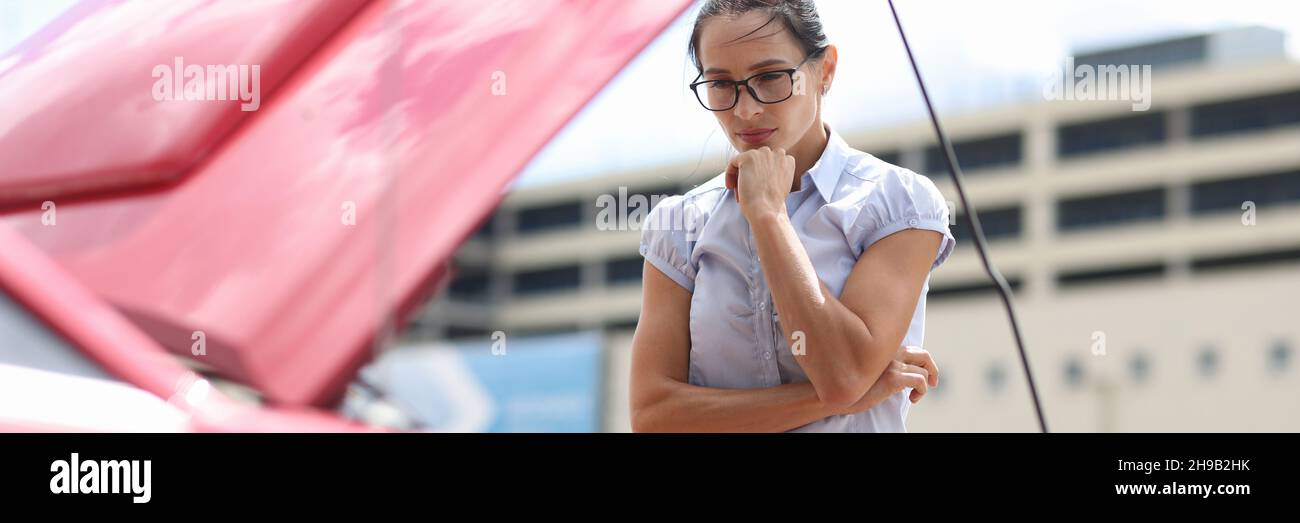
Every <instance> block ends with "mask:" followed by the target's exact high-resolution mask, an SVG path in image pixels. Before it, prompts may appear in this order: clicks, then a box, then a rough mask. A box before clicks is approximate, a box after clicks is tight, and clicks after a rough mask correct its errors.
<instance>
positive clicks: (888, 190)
mask: <svg viewBox="0 0 1300 523" xmlns="http://www.w3.org/2000/svg"><path fill="white" fill-rule="evenodd" d="M948 221H949V210H948V200H947V199H946V198H944V197H943V194H942V193H940V192H939V188H938V187H935V185H934V182H933V181H930V179H929V178H926V177H925V176H921V175H919V174H916V173H914V172H912V171H909V170H907V169H900V168H893V169H890V171H889V172H888V173H887V174H884V175H882V176H881V177H880V179H879V180H878V181H877V184H876V187H875V188H874V189H873V190H872V192H871V194H870V195H869V196H868V197H867V201H866V202H865V203H864V204H863V206H862V211H861V212H860V213H859V215H858V219H857V220H856V221H855V222H854V225H853V232H854V238H856V239H857V241H856V242H855V243H856V245H855V248H856V249H858V250H857V254H859V255H860V254H861V253H862V252H863V251H866V249H867V248H868V247H870V246H871V245H872V244H874V243H876V242H877V241H879V240H880V239H881V238H884V237H886V236H889V235H891V234H894V233H896V232H898V231H901V230H904V229H926V230H931V231H935V232H938V233H940V234H942V235H943V240H942V241H941V242H940V245H939V251H938V253H937V254H936V255H935V258H934V263H933V264H932V265H931V266H930V270H934V269H936V268H938V267H939V265H941V264H943V262H944V260H947V259H948V256H949V255H951V254H952V250H953V247H955V246H956V245H957V240H956V239H955V238H953V236H952V230H951V229H950V228H949V226H948Z"/></svg>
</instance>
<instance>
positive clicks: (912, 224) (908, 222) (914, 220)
mask: <svg viewBox="0 0 1300 523" xmlns="http://www.w3.org/2000/svg"><path fill="white" fill-rule="evenodd" d="M917 223H920V222H918V221H916V218H912V219H910V220H907V224H908V225H911V226H912V227H916V224H917Z"/></svg>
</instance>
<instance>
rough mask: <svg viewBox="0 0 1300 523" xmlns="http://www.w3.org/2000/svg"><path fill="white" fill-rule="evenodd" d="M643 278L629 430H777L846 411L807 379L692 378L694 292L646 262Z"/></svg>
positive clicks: (635, 339)
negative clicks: (752, 384)
mask: <svg viewBox="0 0 1300 523" xmlns="http://www.w3.org/2000/svg"><path fill="white" fill-rule="evenodd" d="M642 280H643V287H642V288H643V290H642V304H641V317H640V320H639V321H638V322H637V328H636V335H635V336H634V337H633V340H632V375H631V383H630V387H631V392H630V398H629V401H630V408H631V414H632V415H631V417H632V430H633V431H635V432H711V431H720V432H782V431H786V430H790V429H793V428H797V427H800V426H803V425H806V424H808V423H811V422H814V421H817V420H819V419H822V418H825V417H827V416H831V415H833V414H840V413H843V412H842V410H841V409H835V408H831V407H829V406H827V405H826V404H824V403H822V402H821V401H820V400H819V399H818V396H817V393H816V391H815V390H814V389H813V386H812V384H811V383H789V384H784V385H778V386H775V387H767V388H758V389H719V388H713V387H700V386H696V385H691V384H689V383H688V378H687V372H688V370H687V369H688V365H689V361H690V350H691V341H690V320H689V318H690V316H689V315H690V308H691V294H690V292H687V290H686V289H683V288H682V287H681V286H679V285H677V284H676V283H674V282H673V281H672V280H671V279H669V278H668V277H667V276H665V275H664V274H663V273H662V272H659V270H658V269H656V268H655V267H654V266H653V265H650V264H649V263H646V264H645V269H644V270H643V277H642ZM862 407H863V408H862V409H861V410H865V408H868V407H867V406H865V405H864V406H862Z"/></svg>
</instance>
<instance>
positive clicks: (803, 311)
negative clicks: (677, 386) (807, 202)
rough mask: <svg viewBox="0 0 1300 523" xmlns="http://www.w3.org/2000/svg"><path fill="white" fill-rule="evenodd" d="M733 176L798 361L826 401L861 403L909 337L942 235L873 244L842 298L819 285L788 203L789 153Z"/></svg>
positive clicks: (911, 234)
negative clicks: (798, 344)
mask: <svg viewBox="0 0 1300 523" xmlns="http://www.w3.org/2000/svg"><path fill="white" fill-rule="evenodd" d="M728 176H729V179H728V186H729V187H733V188H734V189H736V195H737V199H738V200H739V201H740V206H741V210H742V211H743V213H744V215H745V218H746V219H747V220H748V221H749V225H750V228H751V229H752V230H753V232H754V240H755V243H756V247H757V251H758V259H759V262H760V263H761V264H762V266H763V274H764V277H765V278H766V279H767V284H768V287H769V288H771V290H772V301H773V302H774V303H775V305H776V311H777V314H779V315H780V317H781V325H782V328H783V329H784V330H785V335H786V338H787V339H802V340H803V342H804V345H803V347H804V350H803V351H802V352H803V353H802V354H798V353H796V354H795V361H796V362H798V364H799V366H800V367H801V368H802V369H803V370H804V373H806V374H807V375H808V379H809V380H810V381H811V382H812V384H813V386H814V388H815V390H816V392H817V396H818V398H819V399H820V400H821V402H822V403H823V404H826V405H828V406H830V407H832V408H837V407H846V406H850V405H853V404H855V403H856V402H857V401H858V400H859V399H860V398H862V397H863V396H864V395H865V394H866V393H867V391H868V390H869V389H871V387H872V385H873V384H874V383H875V382H876V381H877V380H878V379H879V378H880V377H881V375H882V373H884V372H885V371H886V369H887V368H888V366H889V363H890V361H891V360H892V359H893V358H894V356H895V354H896V351H897V349H898V346H899V345H900V344H901V343H902V341H903V337H904V335H906V334H907V328H908V326H909V324H910V323H911V319H912V314H913V312H914V311H915V310H916V304H917V302H918V301H919V300H920V295H921V288H922V286H923V285H924V284H925V278H926V275H927V274H929V272H930V267H931V265H932V263H933V262H934V257H935V254H936V253H937V252H938V250H939V247H940V245H941V242H942V240H943V236H942V235H941V234H939V233H938V232H935V231H927V230H920V229H906V230H903V231H900V232H897V233H894V234H891V235H889V236H887V237H885V238H883V239H881V240H879V241H877V242H875V243H874V244H872V245H871V246H870V247H869V248H867V249H866V251H864V252H863V253H862V256H860V257H859V258H858V261H857V263H856V264H855V265H854V267H853V271H852V272H851V273H850V274H849V277H848V280H847V281H846V282H845V285H844V289H843V292H842V293H841V298H839V299H837V298H836V297H835V295H834V294H833V293H831V292H830V290H829V289H827V288H826V285H824V284H823V283H822V282H821V280H820V279H818V278H817V273H816V272H815V271H814V269H813V265H812V261H811V260H809V258H808V253H807V252H806V251H805V250H804V247H803V243H801V242H800V241H799V236H798V235H797V234H796V233H795V230H794V227H793V226H792V225H791V224H790V218H789V214H788V212H787V210H786V207H785V200H786V196H787V195H788V194H789V191H790V190H789V187H790V185H791V183H792V181H791V180H793V177H794V159H793V158H791V157H790V156H788V155H786V154H785V151H784V150H781V149H775V150H773V149H769V148H767V147H763V148H760V149H755V150H750V151H746V152H744V153H741V154H740V155H738V156H736V157H735V158H733V159H732V161H731V163H730V165H729V166H728ZM732 176H734V178H730V177H732ZM733 180H734V181H733ZM796 333H801V336H796Z"/></svg>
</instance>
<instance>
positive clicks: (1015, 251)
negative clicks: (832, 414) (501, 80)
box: [408, 28, 1300, 432]
mask: <svg viewBox="0 0 1300 523" xmlns="http://www.w3.org/2000/svg"><path fill="white" fill-rule="evenodd" d="M1283 40H1284V38H1283V35H1282V34H1280V33H1278V32H1276V31H1272V30H1268V29H1262V28H1243V29H1237V30H1230V31H1224V32H1218V33H1212V34H1203V35H1195V36H1191V37H1187V38H1180V39H1176V40H1168V41H1162V42H1152V43H1142V44H1140V45H1134V46H1129V47H1124V48H1116V49H1106V50H1099V51H1097V52H1092V53H1088V54H1080V55H1077V56H1075V57H1074V58H1073V60H1074V64H1076V65H1079V66H1085V65H1086V66H1090V67H1092V66H1096V67H1098V68H1100V66H1106V65H1119V64H1148V65H1152V69H1153V71H1154V74H1153V77H1152V78H1151V87H1150V92H1149V93H1147V94H1148V95H1149V101H1150V107H1149V108H1148V109H1147V110H1144V111H1137V110H1135V109H1134V103H1133V102H1132V101H1131V100H1110V101H1093V100H1088V101H1080V100H1069V101H1066V100H1048V99H1047V98H1046V93H1045V94H1044V98H1043V99H1040V100H1037V101H1033V102H1030V103H1023V104H1019V105H1015V106H1007V107H999V108H991V109H987V110H983V111H979V112H970V113H965V114H960V115H945V121H944V125H945V130H946V131H947V132H948V133H949V136H950V138H951V139H952V140H953V142H954V145H955V147H956V150H957V153H958V157H959V159H960V160H961V161H962V168H963V171H964V173H965V174H966V181H967V185H968V187H967V189H968V192H969V196H970V197H971V198H972V201H973V203H974V204H975V206H976V208H977V209H978V210H979V216H980V220H981V222H982V223H983V227H984V230H985V233H986V235H987V237H988V240H989V242H990V248H991V255H992V258H993V260H994V261H995V263H996V264H997V265H998V267H999V268H1000V269H1001V271H1002V273H1003V274H1004V275H1005V276H1006V277H1007V279H1008V280H1009V282H1010V283H1011V285H1012V287H1013V288H1014V291H1015V297H1016V304H1017V306H1018V310H1019V316H1020V320H1021V326H1022V329H1023V330H1024V334H1025V336H1026V343H1027V346H1028V349H1029V351H1030V363H1031V365H1032V367H1033V370H1034V373H1035V376H1036V378H1037V384H1038V388H1039V391H1040V394H1041V395H1042V399H1043V401H1044V408H1045V410H1046V412H1047V415H1048V422H1049V424H1050V426H1051V428H1052V429H1053V430H1056V431H1193V430H1194V431H1211V432H1213V431H1225V432H1228V431H1297V430H1300V408H1297V406H1298V405H1300V369H1297V362H1296V361H1295V359H1296V349H1297V346H1300V303H1297V298H1298V297H1300V64H1298V63H1296V62H1294V61H1291V60H1289V59H1287V57H1286V55H1285V52H1284V48H1283ZM832 123H833V122H832ZM837 130H838V131H839V132H840V133H841V134H842V135H843V136H844V137H845V138H846V139H847V140H848V141H849V143H850V144H851V145H853V146H854V147H856V148H858V149H861V150H864V151H867V152H870V153H872V154H875V155H876V156H879V157H881V158H883V159H885V160H886V161H890V162H893V163H896V164H899V165H902V166H904V167H907V168H910V169H913V170H915V171H917V172H920V173H923V174H927V175H928V176H930V177H931V178H932V179H934V180H935V181H936V183H938V185H939V187H940V189H941V190H942V191H943V192H944V194H945V195H947V196H948V197H949V199H951V200H953V201H956V200H957V194H956V191H955V189H954V187H953V184H952V181H951V179H950V177H949V175H948V174H947V173H946V168H945V166H944V165H943V159H942V156H941V155H940V154H939V150H938V148H937V147H936V146H935V145H934V143H935V142H934V136H933V132H932V130H931V128H930V127H929V123H928V121H917V122H915V123H912V124H907V125H901V126H896V127H890V128H876V129H869V130H863V131H854V130H850V129H837ZM721 169H722V165H721V164H719V163H716V162H713V163H710V162H704V163H703V164H699V165H697V164H696V163H694V162H692V163H689V164H680V165H664V166H660V167H656V168H652V169H647V170H644V171H639V172H619V173H610V174H608V175H606V176H600V177H593V178H586V179H581V180H576V181H569V182H564V183H557V184H554V185H548V186H544V187H536V188H527V189H521V190H517V191H515V192H513V193H511V194H510V195H509V196H508V198H507V199H506V201H505V202H504V203H503V204H502V205H501V207H500V208H499V209H498V211H497V213H496V214H495V216H493V217H492V219H491V220H490V221H489V222H488V223H487V225H486V226H485V227H484V228H483V230H481V231H480V232H479V233H478V234H476V235H475V236H474V238H473V239H471V240H470V241H469V242H468V243H467V244H466V245H465V246H464V247H463V248H462V249H461V251H460V252H459V253H458V255H457V257H456V262H457V264H458V270H459V276H458V278H457V279H456V280H455V281H454V282H453V283H452V284H451V285H450V287H449V289H448V290H447V291H446V292H445V293H444V294H443V295H442V296H441V297H440V298H438V299H436V300H435V301H434V302H432V303H431V304H430V306H429V307H428V309H427V310H426V311H425V312H424V313H423V315H422V317H421V318H420V320H419V321H417V322H416V324H415V325H414V327H413V328H412V329H411V331H410V332H409V333H408V336H409V337H411V338H414V339H426V338H436V339H441V338H449V339H469V340H474V339H487V338H488V337H489V336H490V335H491V333H493V332H495V331H501V332H503V333H505V334H506V335H507V336H512V337H513V336H529V335H533V334H541V333H553V332H565V331H580V330H587V331H596V332H600V333H603V334H604V339H605V351H606V354H605V358H604V361H605V366H606V367H605V372H606V376H605V379H604V382H603V383H604V387H605V391H606V398H605V400H604V401H603V405H605V416H604V418H605V419H604V422H603V426H604V428H605V430H611V431H617V430H628V428H629V424H628V419H627V373H628V361H629V348H630V344H631V334H632V332H633V330H634V329H635V326H636V320H637V315H638V313H639V305H640V275H641V265H642V259H641V257H640V256H639V255H638V253H637V245H638V239H639V234H640V232H639V229H638V228H637V227H636V226H635V225H636V224H630V226H627V227H622V229H623V230H612V231H611V230H604V229H606V228H602V227H598V226H597V216H598V214H599V213H600V212H601V210H602V207H601V206H600V205H599V204H598V202H599V201H601V199H602V195H606V196H603V198H605V199H606V200H605V201H608V198H610V197H613V198H616V199H618V198H623V199H624V200H622V201H628V200H630V199H631V198H632V196H634V195H638V194H640V195H642V196H643V197H645V198H646V199H647V200H649V198H650V197H652V196H653V195H665V194H678V193H681V192H683V191H685V190H688V189H689V188H691V187H692V186H694V185H696V184H699V183H703V182H704V181H706V180H708V179H709V178H711V177H712V176H714V175H715V174H716V173H718V172H720V171H721ZM959 207H960V206H959V205H956V206H954V209H955V211H957V212H954V217H956V220H957V222H956V223H955V224H954V228H953V231H954V233H955V234H956V235H957V237H958V250H957V252H956V253H954V255H953V256H952V258H950V259H949V261H948V262H947V263H946V264H945V265H944V266H943V267H941V268H940V269H938V270H937V271H936V272H935V274H934V275H933V278H932V280H931V289H930V294H929V308H928V311H927V312H928V321H927V326H928V329H927V336H926V343H925V345H926V348H927V349H928V350H930V351H931V352H932V353H934V354H935V355H936V358H937V360H938V362H939V365H940V367H941V369H942V383H941V387H940V388H938V389H936V390H935V391H933V393H932V394H931V396H930V397H928V398H927V399H926V400H925V401H924V402H923V403H922V405H920V406H917V407H916V408H914V409H913V410H912V411H911V415H910V417H909V423H908V425H909V429H910V430H913V431H1021V430H1024V431H1030V430H1036V424H1035V422H1034V418H1033V410H1032V406H1031V403H1030V401H1029V396H1028V387H1027V385H1026V383H1025V380H1024V377H1023V372H1022V371H1021V368H1020V363H1019V360H1018V358H1017V356H1016V349H1015V346H1014V344H1013V341H1012V338H1011V335H1010V331H1009V327H1008V324H1007V321H1006V318H1005V314H1004V312H1003V310H1002V306H1001V302H1000V300H999V299H998V297H997V295H996V294H995V293H994V292H993V290H992V287H991V285H990V284H989V283H988V279H987V278H986V277H985V275H984V272H983V269H982V267H981V265H980V263H979V260H978V257H977V255H976V252H975V250H974V249H973V245H972V242H971V241H970V240H969V234H968V232H967V231H966V224H965V219H964V215H962V213H961V212H960V208H959ZM601 223H605V222H601Z"/></svg>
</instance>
